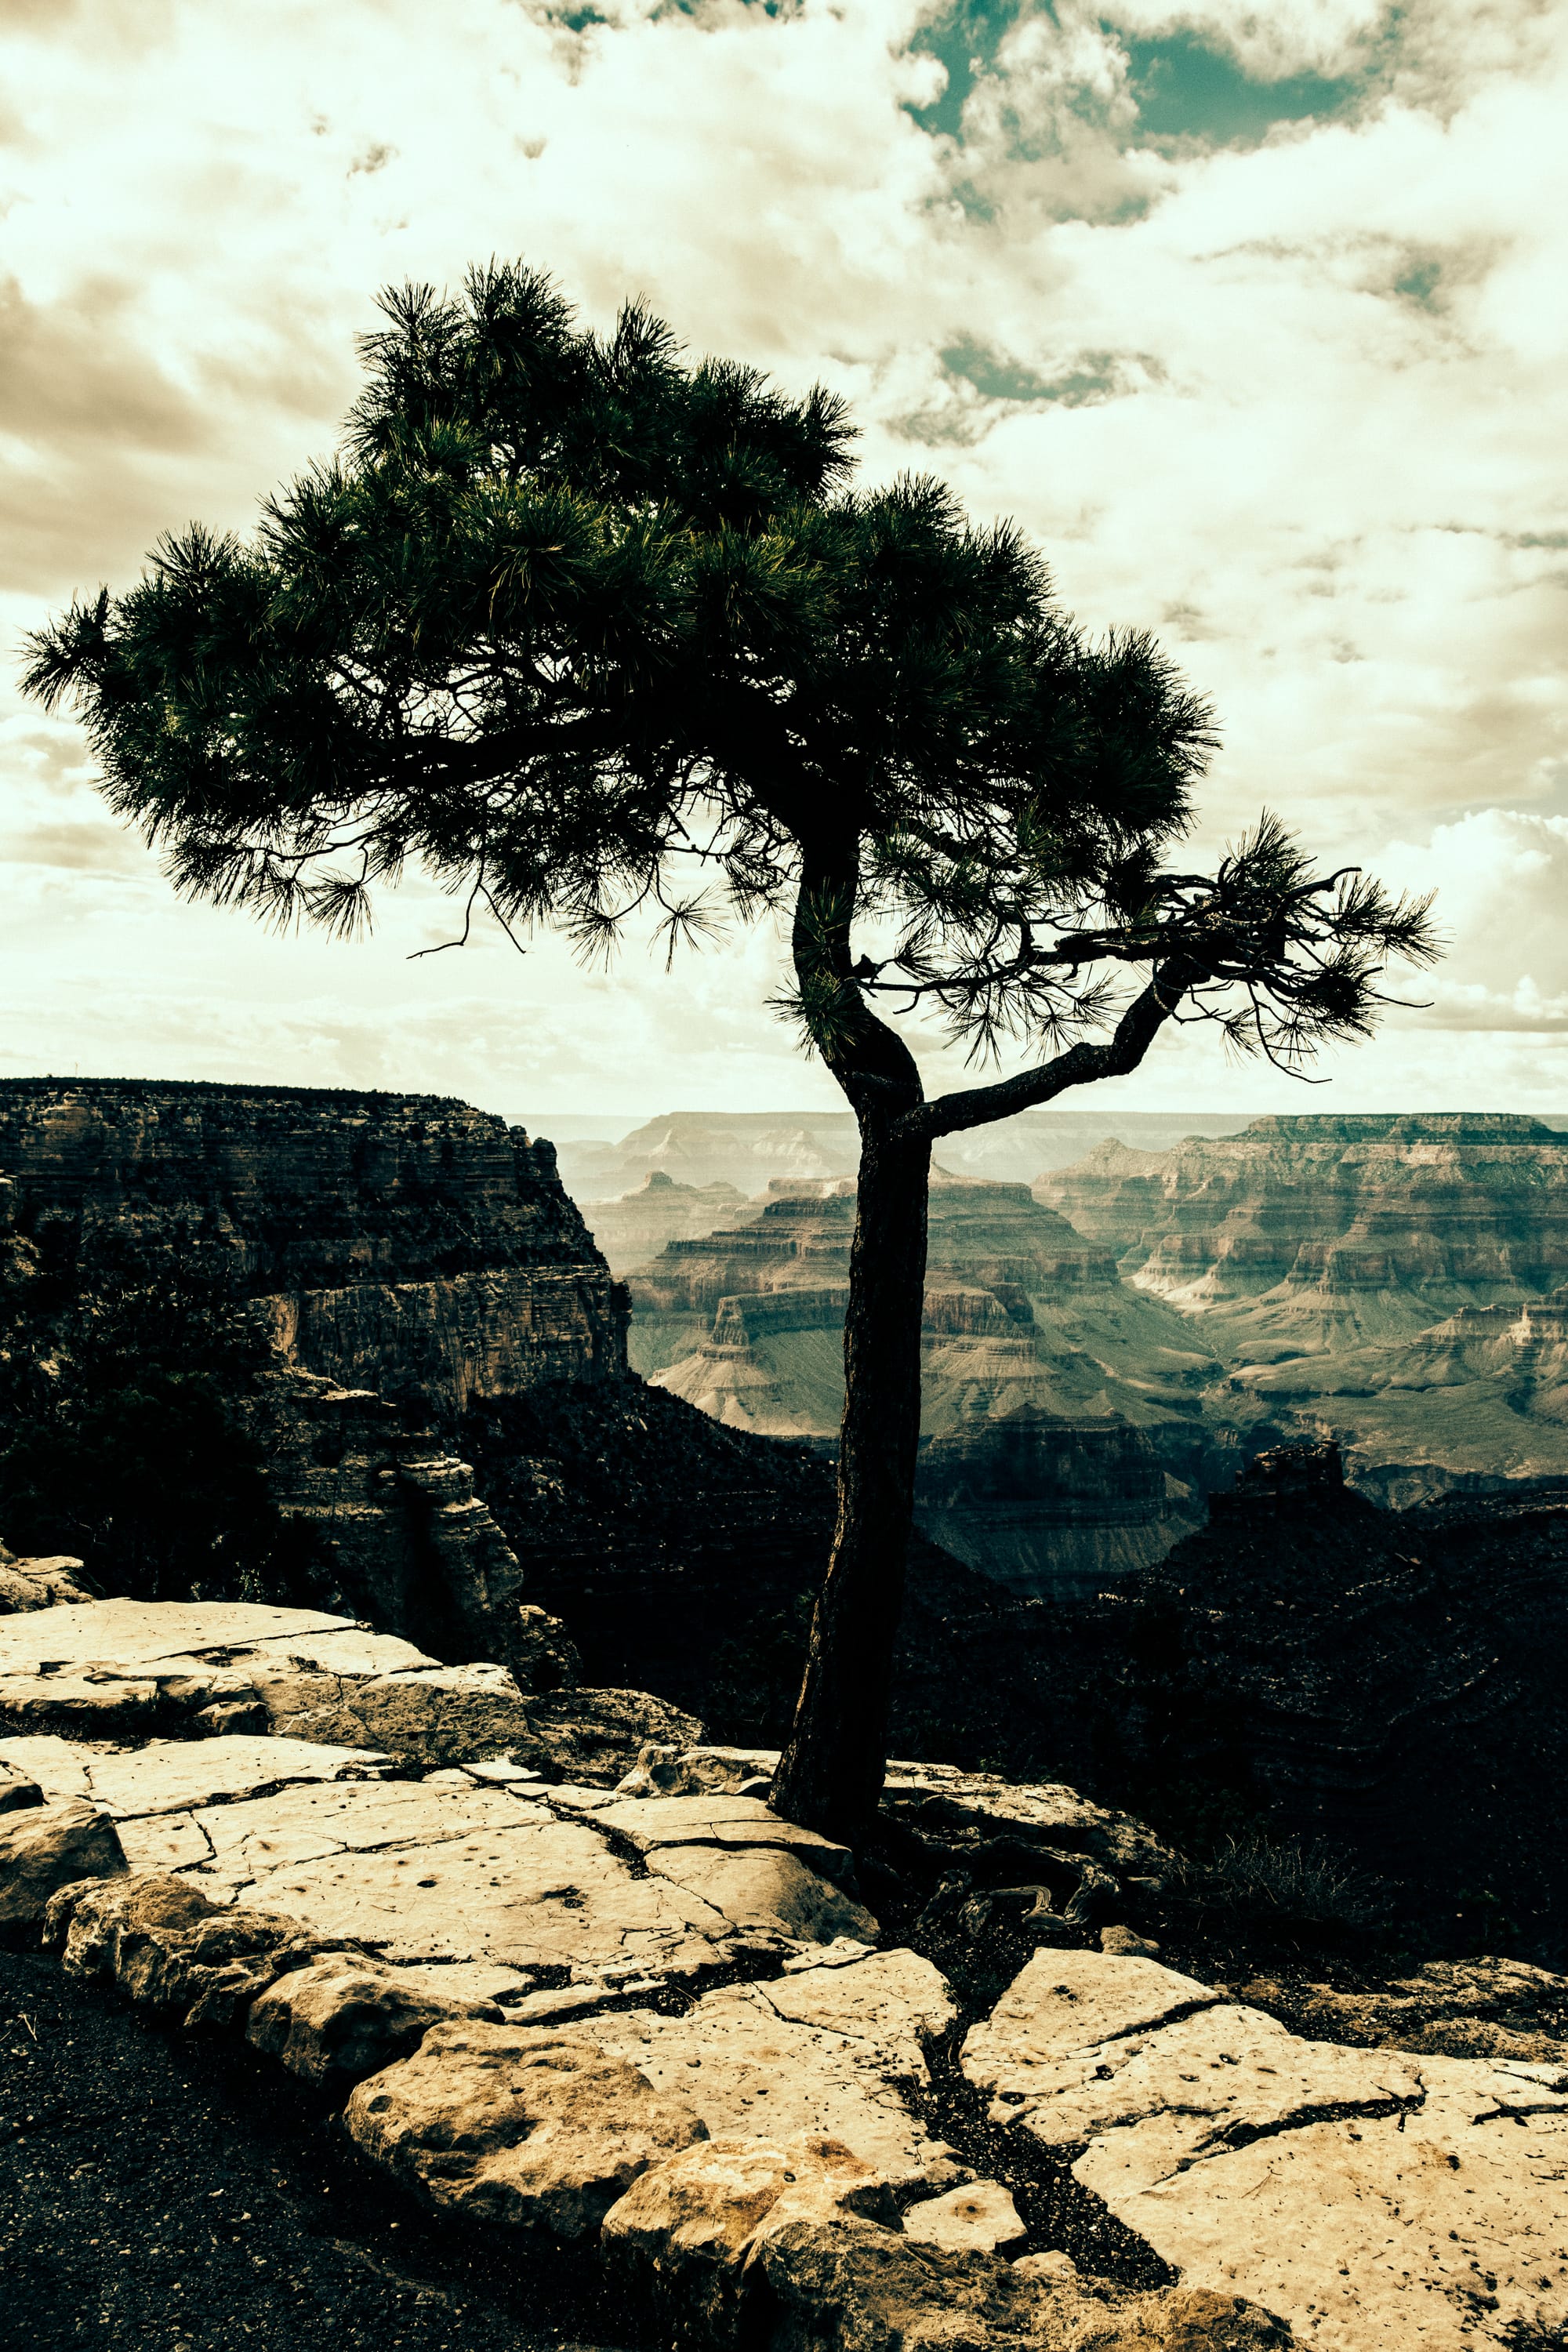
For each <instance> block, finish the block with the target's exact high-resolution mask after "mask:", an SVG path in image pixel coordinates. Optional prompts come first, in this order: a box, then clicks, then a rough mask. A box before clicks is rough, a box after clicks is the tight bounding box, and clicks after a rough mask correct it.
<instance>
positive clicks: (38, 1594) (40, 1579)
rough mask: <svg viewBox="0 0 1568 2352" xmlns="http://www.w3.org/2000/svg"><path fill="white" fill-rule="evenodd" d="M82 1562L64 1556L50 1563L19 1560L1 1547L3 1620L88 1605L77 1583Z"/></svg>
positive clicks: (0, 1612) (43, 1560)
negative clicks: (80, 1604) (35, 1612)
mask: <svg viewBox="0 0 1568 2352" xmlns="http://www.w3.org/2000/svg"><path fill="white" fill-rule="evenodd" d="M80 1572H81V1562H80V1560H79V1559H69V1558H68V1557H67V1556H66V1555H65V1554H63V1553H62V1554H60V1555H59V1556H58V1558H50V1559H14V1558H13V1557H12V1555H11V1553H10V1552H8V1551H7V1550H6V1549H5V1546H4V1544H0V1616H11V1615H16V1614H20V1613H21V1612H24V1611H31V1610H35V1609H54V1608H58V1607H60V1606H62V1605H70V1604H75V1603H78V1602H81V1601H89V1600H90V1598H91V1595H90V1594H89V1593H87V1592H84V1591H82V1589H81V1586H80V1585H79V1583H78V1581H77V1579H78V1577H79V1574H80Z"/></svg>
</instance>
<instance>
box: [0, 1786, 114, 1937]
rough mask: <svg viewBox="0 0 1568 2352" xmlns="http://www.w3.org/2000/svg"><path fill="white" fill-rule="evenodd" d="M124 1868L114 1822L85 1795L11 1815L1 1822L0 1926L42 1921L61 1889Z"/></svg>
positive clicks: (107, 1875) (108, 1875) (32, 1807)
mask: <svg viewBox="0 0 1568 2352" xmlns="http://www.w3.org/2000/svg"><path fill="white" fill-rule="evenodd" d="M124 1868H125V1855H124V1853H123V1852H122V1851H121V1843H120V1840H119V1838H118V1837H117V1836H116V1834H115V1830H114V1823H113V1822H111V1821H110V1820H109V1818H108V1817H107V1815H105V1814H103V1813H101V1812H100V1811H99V1809H98V1807H97V1806H96V1805H93V1804H89V1803H88V1802H87V1801H86V1800H85V1799H83V1798H79V1797H68V1798H66V1799H64V1800H63V1801H61V1802H59V1803H58V1804H52V1805H34V1806H30V1807H28V1808H26V1810H24V1811H20V1812H13V1813H8V1814H6V1815H5V1818H4V1820H0V1924H10V1923H13V1922H21V1921H26V1920H32V1919H40V1920H41V1919H42V1917H43V1916H44V1912H45V1909H46V1907H47V1904H48V1900H49V1897H50V1895H53V1894H54V1893H55V1892H56V1890H57V1889H58V1888H59V1887H62V1886H66V1885H69V1884H70V1882H71V1881H72V1880H73V1879H79V1878H108V1877H110V1876H111V1875H112V1874H115V1873H116V1872H120V1871H123V1870H124Z"/></svg>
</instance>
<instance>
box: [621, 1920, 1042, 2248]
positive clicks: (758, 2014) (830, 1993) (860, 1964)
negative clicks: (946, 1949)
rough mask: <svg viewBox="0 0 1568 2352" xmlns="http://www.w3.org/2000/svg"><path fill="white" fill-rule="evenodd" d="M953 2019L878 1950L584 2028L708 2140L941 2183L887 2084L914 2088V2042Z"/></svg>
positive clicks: (914, 1962)
mask: <svg viewBox="0 0 1568 2352" xmlns="http://www.w3.org/2000/svg"><path fill="white" fill-rule="evenodd" d="M956 2015H957V2011H956V2009H955V2008H954V2006H953V2002H952V1995H951V1993H950V1992H949V1990H948V1987H947V1985H946V1983H945V1982H944V1980H943V1979H942V1977H941V1976H940V1975H939V1974H938V1972H937V1970H936V1969H933V1968H932V1967H931V1963H930V1961H929V1960H922V1959H921V1958H919V1957H918V1955H917V1954H915V1953H913V1952H907V1951H892V1952H875V1953H872V1954H871V1955H870V1956H869V1957H868V1958H866V1959H863V1960H859V1961H857V1962H855V1963H854V1964H853V1965H851V1966H848V1967H844V1968H829V1969H805V1970H803V1971H801V1972H800V1973H798V1974H796V1975H793V1976H788V1977H784V1978H781V1979H773V1980H772V1981H770V1982H768V1983H766V1984H749V1985H730V1986H726V1987H724V1988H723V1990H721V1991H717V1992H710V1993H708V1994H706V1995H705V1996H704V1997H703V1998H702V2000H699V2001H697V2002H696V2003H695V2004H694V2005H693V2007H692V2008H691V2009H689V2011H687V2012H686V2014H685V2015H684V2016H682V2017H661V2016H659V2015H658V2014H656V2013H655V2012H653V2011H647V2010H632V2011H624V2012H622V2013H621V2014H619V2015H607V2016H602V2017H599V2018H596V2019H595V2020H594V2021H593V2022H592V2024H591V2025H590V2026H588V2027H586V2028H585V2029H584V2030H585V2031H587V2032H592V2034H593V2036H594V2039H595V2041H596V2042H599V2043H600V2044H601V2045H602V2046H603V2047H604V2048H605V2050H607V2051H611V2052H614V2053H616V2054H617V2055H618V2056H620V2057H623V2058H626V2059H627V2060H629V2062H630V2063H631V2064H633V2065H634V2066H636V2067H637V2068H638V2070H639V2071H640V2072H641V2073H642V2074H646V2075H647V2079H648V2081H649V2082H650V2083H652V2084H655V2085H656V2086H657V2087H658V2088H659V2089H661V2090H666V2091H668V2092H670V2093H672V2094H674V2095H679V2096H680V2097H682V2098H685V2099H687V2100H689V2102H690V2104H691V2105H692V2106H693V2107H694V2108H695V2109H696V2111H697V2113H698V2114H699V2115H700V2116H701V2118H702V2121H703V2123H704V2124H705V2125H706V2126H707V2127H708V2129H709V2131H710V2134H711V2135H712V2136H713V2137H715V2138H718V2137H722V2136H724V2135H726V2134H742V2135H750V2136H754V2137H761V2138H776V2137H785V2138H793V2137H795V2136H796V2135H797V2134H801V2133H805V2134H808V2135H815V2136H817V2137H827V2138H830V2139H835V2140H842V2141H844V2142H845V2143H847V2146H848V2147H852V2148H853V2149H854V2150H855V2151H856V2153H857V2155H858V2156H859V2157H861V2158H865V2160H866V2161H867V2162H868V2164H869V2165H871V2166H873V2167H875V2168H876V2169H877V2171H878V2172H879V2174H881V2175H883V2176H885V2177H886V2178H887V2179H889V2181H892V2182H894V2183H899V2184H901V2183H908V2182H911V2181H922V2180H927V2179H931V2178H933V2177H934V2178H936V2179H938V2181H939V2182H942V2181H944V2180H945V2179H951V2178H952V2170H953V2165H952V2150H951V2149H950V2148H948V2147H945V2146H944V2145H943V2144H942V2142H940V2141H937V2140H933V2139H932V2138H931V2136H930V2134H929V2133H928V2132H927V2131H926V2130H925V2128H924V2126H923V2125H922V2124H921V2121H920V2120H919V2118H918V2117H917V2116H915V2115H914V2114H913V2113H912V2112H911V2110H910V2107H909V2106H908V2105H907V2104H906V2102H905V2099H904V2096H903V2093H902V2090H901V2088H900V2084H902V2083H903V2082H906V2081H908V2080H909V2079H910V2077H912V2078H913V2079H914V2080H915V2081H916V2082H919V2083H923V2082H925V2081H926V2080H927V2079H928V2077H927V2072H926V2063H925V2056H924V2053H923V2051H922V2049H921V2038H920V2037H921V2034H922V2033H934V2032H942V2031H943V2030H944V2028H945V2027H947V2026H948V2025H950V2024H951V2023H952V2020H953V2019H954V2017H955V2016H956ZM1015 2234H1016V2232H1015Z"/></svg>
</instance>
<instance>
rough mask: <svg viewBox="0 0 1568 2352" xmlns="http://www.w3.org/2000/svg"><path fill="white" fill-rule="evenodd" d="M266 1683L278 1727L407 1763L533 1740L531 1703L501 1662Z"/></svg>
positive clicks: (529, 1745) (448, 1759) (528, 1748)
mask: <svg viewBox="0 0 1568 2352" xmlns="http://www.w3.org/2000/svg"><path fill="white" fill-rule="evenodd" d="M312 1685H319V1687H317V1688H314V1689H312V1687H311V1686H312ZM263 1691H264V1695H265V1696H267V1698H268V1705H269V1706H274V1707H275V1709H276V1711H275V1712H274V1714H273V1717H272V1720H273V1727H274V1729H275V1730H277V1731H279V1732H283V1733H286V1734H287V1735H289V1737H290V1738H296V1739H315V1740H330V1741H335V1742H338V1743H340V1744H342V1745H343V1746H347V1747H358V1748H382V1749H384V1750H385V1751H386V1752H387V1753H388V1754H389V1755H392V1756H396V1757H398V1758H400V1759H402V1760H403V1761H404V1762H405V1763H416V1764H437V1765H438V1764H449V1763H455V1762H457V1761H458V1760H459V1759H461V1758H463V1757H465V1756H472V1755H474V1754H475V1753H476V1752H477V1751H479V1750H482V1749H485V1748H518V1749H520V1750H521V1751H522V1752H523V1753H524V1754H531V1752H532V1751H533V1748H534V1738H533V1730H532V1716H531V1702H529V1701H525V1699H524V1697H523V1695H522V1693H521V1690H520V1689H519V1688H518V1686H517V1683H516V1681H515V1679H514V1678H513V1676H512V1675H510V1674H509V1673H508V1671H507V1669H506V1668H505V1667H504V1666H494V1665H467V1666H431V1667H421V1668H418V1669H416V1670H413V1671H410V1672H406V1673H398V1674H390V1675H366V1676H364V1677H363V1678H358V1679H354V1680H350V1679H348V1678H347V1677H342V1678H340V1677H335V1676H332V1675H311V1676H310V1677H308V1678H306V1677H300V1679H299V1680H298V1681H296V1682H295V1683H294V1684H293V1685H291V1686H290V1687H289V1689H288V1690H287V1691H286V1692H279V1690H278V1689H277V1688H276V1686H274V1687H273V1688H271V1689H268V1687H267V1686H266V1685H263ZM279 1697H286V1698H287V1699H289V1701H295V1700H299V1699H301V1698H305V1699H308V1702H309V1703H308V1704H306V1705H304V1706H298V1707H295V1708H294V1709H293V1710H292V1711H285V1710H283V1709H281V1708H277V1705H276V1703H277V1701H278V1700H279Z"/></svg>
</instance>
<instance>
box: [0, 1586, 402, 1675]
mask: <svg viewBox="0 0 1568 2352" xmlns="http://www.w3.org/2000/svg"><path fill="white" fill-rule="evenodd" d="M342 1633H351V1634H353V1633H358V1635H359V1640H360V1642H361V1643H362V1644H364V1643H374V1644H377V1645H378V1646H379V1645H382V1644H384V1645H386V1648H385V1650H384V1651H383V1652H382V1654H384V1655H386V1662H387V1664H388V1665H390V1664H393V1663H395V1658H396V1657H405V1656H406V1657H408V1658H410V1659H412V1660H413V1661H414V1662H416V1663H417V1664H421V1665H430V1664H435V1663H436V1661H434V1660H433V1659H427V1658H425V1657H423V1656H422V1655H421V1654H420V1653H419V1652H418V1651H416V1650H413V1649H412V1648H411V1645H409V1644H407V1643H398V1642H395V1640H394V1639H393V1637H392V1636H390V1635H386V1634H374V1633H368V1632H361V1631H360V1629H357V1628H355V1627H354V1626H353V1622H352V1621H351V1620H350V1619H348V1618H345V1617H333V1616H329V1615H327V1614H325V1613H323V1612H321V1610H316V1609H274V1608H272V1607H270V1606H268V1605H266V1604H263V1603H261V1602H259V1601H128V1600H122V1599H121V1600H110V1601H89V1603H88V1604H87V1606H86V1608H85V1609H82V1608H77V1607H63V1606H62V1607H58V1608H54V1609H50V1610H43V1611H38V1612H36V1613H34V1614H32V1615H31V1616H29V1617H27V1618H26V1619H25V1620H24V1619H21V1618H7V1619H5V1620H4V1621H3V1622H0V1673H4V1674H37V1672H38V1671H39V1670H40V1668H41V1667H42V1666H43V1665H44V1664H50V1665H52V1666H54V1667H55V1668H56V1670H57V1671H63V1670H65V1669H67V1668H69V1667H72V1666H79V1665H88V1664H94V1663H96V1662H99V1661H101V1660H104V1659H112V1660H113V1662H114V1663H115V1664H116V1665H117V1666H118V1667H119V1669H120V1671H121V1673H122V1674H125V1675H132V1676H134V1675H136V1674H137V1672H138V1671H139V1670H141V1671H144V1672H145V1671H151V1670H152V1669H153V1668H154V1667H157V1666H160V1665H163V1664H166V1663H167V1662H168V1661H170V1660H171V1659H182V1660H184V1661H186V1662H189V1661H190V1660H193V1659H198V1658H201V1657H202V1656H203V1654H205V1652H207V1651H220V1652H223V1653H225V1654H235V1653H239V1654H245V1653H247V1652H249V1651H251V1650H254V1651H255V1652H256V1653H257V1654H258V1655H259V1654H268V1655H271V1656H273V1657H274V1658H275V1659H276V1661H277V1662H278V1663H279V1664H287V1663H288V1655H289V1653H295V1654H298V1653H300V1651H302V1650H304V1649H306V1648H313V1643H312V1636H315V1635H326V1636H330V1637H336V1636H339V1635H341V1634H342ZM279 1643H281V1644H286V1645H287V1647H286V1649H278V1648H276V1647H275V1645H277V1644H279ZM388 1653H391V1654H388ZM309 1662H310V1663H312V1664H314V1663H315V1657H314V1656H312V1657H311V1658H310V1661H309ZM372 1670H373V1669H371V1668H369V1667H368V1666H364V1665H362V1666H360V1667H358V1668H357V1669H349V1668H344V1669H342V1671H345V1672H346V1671H358V1672H360V1673H365V1672H367V1671H372ZM383 1670H384V1669H383Z"/></svg>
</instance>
